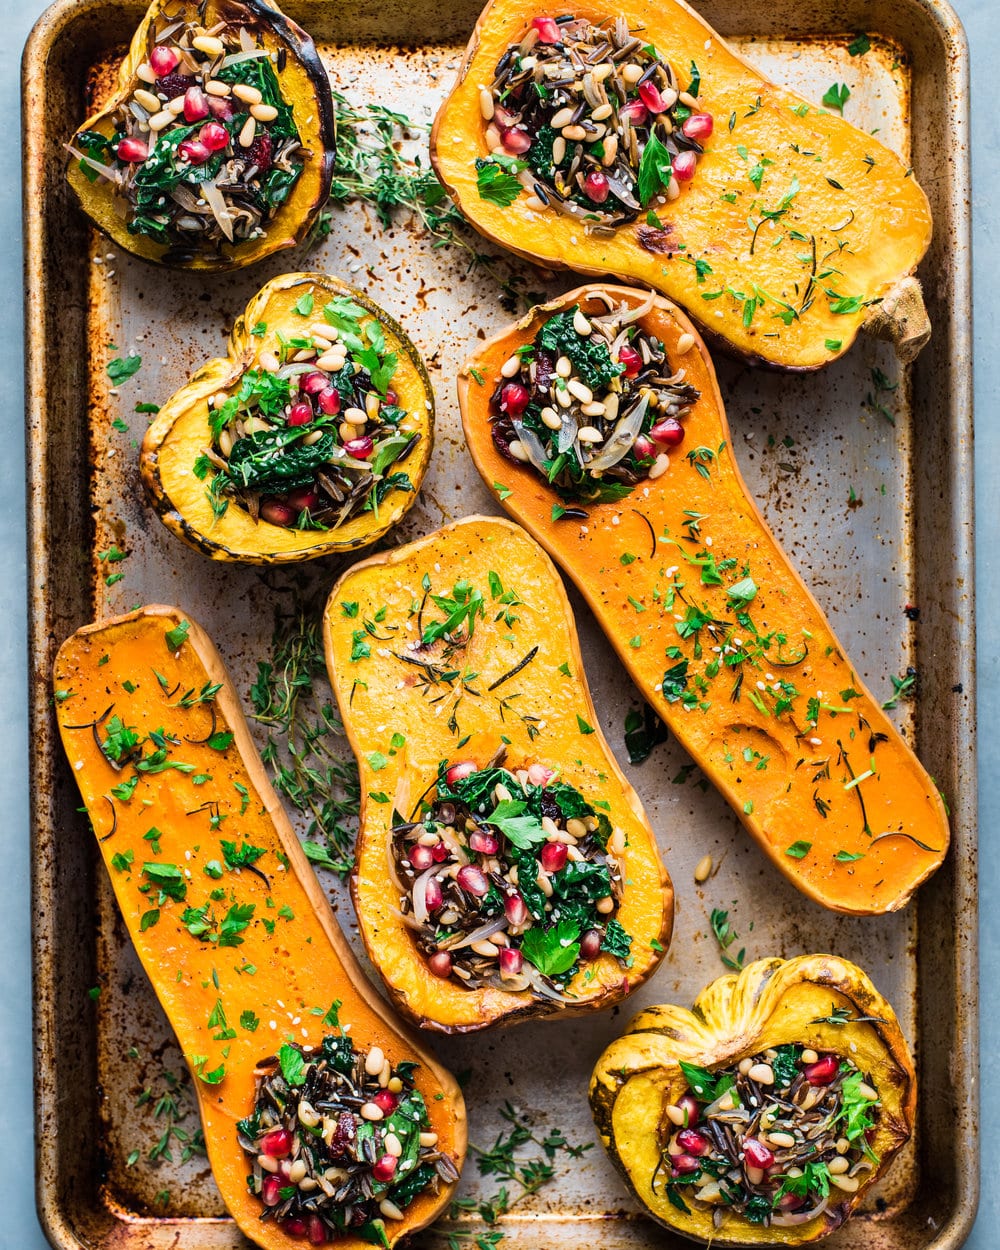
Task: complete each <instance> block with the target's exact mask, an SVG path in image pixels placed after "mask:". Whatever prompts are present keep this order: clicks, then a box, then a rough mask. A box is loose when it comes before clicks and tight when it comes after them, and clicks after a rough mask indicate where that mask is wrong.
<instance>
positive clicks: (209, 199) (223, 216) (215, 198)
mask: <svg viewBox="0 0 1000 1250" xmlns="http://www.w3.org/2000/svg"><path fill="white" fill-rule="evenodd" d="M201 193H202V195H203V196H204V197H205V203H206V204H207V205H208V207H209V208H210V209H211V210H212V216H213V217H214V218H215V220H216V221H217V222H218V223H219V229H220V230H221V231H222V233H223V234H224V235H225V236H226V238H227V239H228V240H229V242H230V243H232V241H233V219H232V215H231V214H230V212H229V206H228V204H227V203H226V197H225V196H224V195H223V194H222V192H221V191H220V190H219V188H218V187H217V186H216V185H215V182H214V180H212V179H211V178H210V179H209V180H208V181H207V182H203V183H202V184H201Z"/></svg>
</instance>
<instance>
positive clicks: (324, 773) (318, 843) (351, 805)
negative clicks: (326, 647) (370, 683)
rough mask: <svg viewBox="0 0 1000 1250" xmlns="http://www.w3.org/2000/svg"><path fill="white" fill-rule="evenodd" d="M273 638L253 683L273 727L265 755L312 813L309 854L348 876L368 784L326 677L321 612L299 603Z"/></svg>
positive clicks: (258, 712) (290, 793)
mask: <svg viewBox="0 0 1000 1250" xmlns="http://www.w3.org/2000/svg"><path fill="white" fill-rule="evenodd" d="M271 645H272V651H271V659H270V660H267V661H264V660H262V661H259V662H258V664H257V679H256V681H255V682H254V684H253V686H252V687H251V688H250V699H251V702H252V704H253V718H254V720H256V721H257V722H258V723H259V724H261V725H264V726H266V727H267V730H268V734H267V742H266V745H265V747H264V750H263V751H262V752H261V758H262V759H263V761H264V763H265V764H266V765H267V766H268V768H269V769H270V771H271V779H272V782H273V784H274V788H275V789H276V790H277V791H278V793H279V794H282V795H284V796H285V798H287V799H288V800H289V802H290V803H291V804H292V805H293V807H295V809H296V810H297V811H299V812H303V813H306V814H307V815H308V816H309V817H310V820H309V824H308V826H307V828H306V839H305V841H304V843H303V849H304V850H305V852H306V854H307V855H308V856H309V858H310V860H312V862H313V863H315V864H319V865H321V866H322V867H324V868H330V869H333V871H335V872H338V873H340V874H341V875H346V874H347V873H348V872H350V870H351V868H352V866H353V864H354V833H355V829H356V827H357V819H358V813H359V810H360V802H361V788H360V783H359V780H358V769H357V765H356V764H355V762H354V760H353V759H352V758H351V753H350V750H349V749H348V747H347V743H346V739H345V738H344V729H343V726H342V725H341V723H340V718H339V717H338V715H337V712H336V710H335V708H334V706H333V700H332V695H331V693H330V689H329V686H328V684H327V678H326V666H325V664H324V661H323V647H322V642H321V639H320V629H319V613H318V612H312V611H309V610H308V609H307V608H306V607H300V608H299V609H298V610H297V611H296V612H295V613H294V614H293V615H291V616H290V617H287V618H286V619H284V620H282V621H279V623H278V625H277V627H276V629H275V632H274V637H273V640H272V644H271Z"/></svg>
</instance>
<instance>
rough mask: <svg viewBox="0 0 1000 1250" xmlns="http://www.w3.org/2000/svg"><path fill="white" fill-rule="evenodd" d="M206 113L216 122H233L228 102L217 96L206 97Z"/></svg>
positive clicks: (231, 110)
mask: <svg viewBox="0 0 1000 1250" xmlns="http://www.w3.org/2000/svg"><path fill="white" fill-rule="evenodd" d="M208 111H209V112H210V113H211V114H212V116H213V117H214V118H215V119H216V120H217V121H220V122H231V121H232V120H233V106H232V105H231V104H230V103H229V101H228V100H224V99H222V98H221V97H219V96H217V95H210V96H209V97H208Z"/></svg>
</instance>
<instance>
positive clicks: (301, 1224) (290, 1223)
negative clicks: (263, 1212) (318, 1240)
mask: <svg viewBox="0 0 1000 1250" xmlns="http://www.w3.org/2000/svg"><path fill="white" fill-rule="evenodd" d="M281 1231H282V1232H283V1233H287V1234H288V1236H289V1237H304V1236H305V1235H306V1232H307V1228H306V1222H305V1220H300V1219H299V1217H298V1216H297V1215H286V1216H285V1218H284V1219H283V1220H282V1221H281Z"/></svg>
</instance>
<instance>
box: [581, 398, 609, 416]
mask: <svg viewBox="0 0 1000 1250" xmlns="http://www.w3.org/2000/svg"><path fill="white" fill-rule="evenodd" d="M580 411H581V412H582V413H583V415H584V416H585V417H603V416H604V405H603V404H602V403H601V402H600V400H597V399H595V400H594V402H593V403H592V404H584V405H583V407H582V408H581V409H580Z"/></svg>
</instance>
